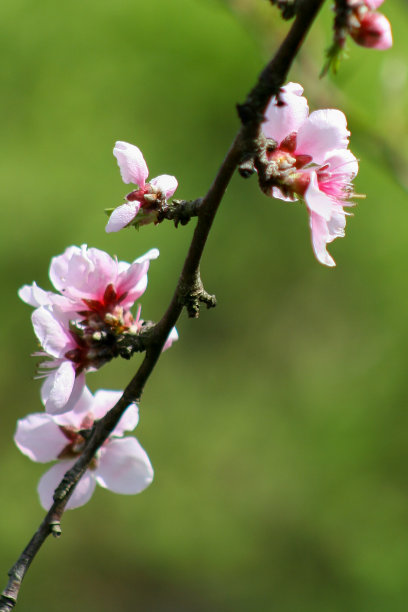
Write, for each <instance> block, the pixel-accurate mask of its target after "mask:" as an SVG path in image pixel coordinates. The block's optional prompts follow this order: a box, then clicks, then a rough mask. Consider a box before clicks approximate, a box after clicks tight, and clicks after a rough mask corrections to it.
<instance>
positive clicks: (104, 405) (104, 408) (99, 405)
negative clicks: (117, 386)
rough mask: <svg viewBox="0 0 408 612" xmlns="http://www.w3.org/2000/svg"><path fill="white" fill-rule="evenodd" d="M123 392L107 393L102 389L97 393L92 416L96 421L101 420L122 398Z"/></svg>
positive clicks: (93, 402)
mask: <svg viewBox="0 0 408 612" xmlns="http://www.w3.org/2000/svg"><path fill="white" fill-rule="evenodd" d="M122 394H123V391H106V390H105V389H100V390H99V391H97V392H96V393H95V396H94V398H93V401H92V408H91V411H92V414H93V415H94V417H95V419H101V418H102V417H104V416H105V414H106V413H107V412H109V410H110V409H111V408H113V406H114V405H115V404H116V403H117V401H118V400H119V399H120V398H121V397H122Z"/></svg>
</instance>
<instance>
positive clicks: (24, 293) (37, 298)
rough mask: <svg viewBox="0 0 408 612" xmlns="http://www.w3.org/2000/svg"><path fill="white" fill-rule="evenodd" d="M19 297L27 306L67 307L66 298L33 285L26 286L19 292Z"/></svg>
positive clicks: (35, 284)
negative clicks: (55, 305)
mask: <svg viewBox="0 0 408 612" xmlns="http://www.w3.org/2000/svg"><path fill="white" fill-rule="evenodd" d="M18 296H19V298H20V299H21V300H23V302H25V303H26V304H30V306H34V307H35V308H39V307H40V306H52V305H54V304H57V305H58V306H65V303H66V300H65V298H64V297H62V296H60V295H57V294H56V293H53V292H52V291H44V289H41V287H39V286H38V285H37V283H35V282H34V283H33V284H32V285H24V286H23V287H21V289H19V290H18Z"/></svg>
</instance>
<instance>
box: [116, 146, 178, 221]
mask: <svg viewBox="0 0 408 612" xmlns="http://www.w3.org/2000/svg"><path fill="white" fill-rule="evenodd" d="M113 154H114V156H115V157H116V159H117V161H118V165H119V169H120V173H121V175H122V179H123V182H124V183H133V184H135V185H137V187H138V189H135V190H134V191H132V192H131V193H129V194H128V195H127V196H126V203H125V204H122V205H121V206H118V207H117V208H115V210H114V211H113V212H112V214H111V215H110V217H109V221H108V223H107V225H106V231H107V232H108V233H110V232H118V231H119V230H121V229H123V228H124V227H127V226H128V225H131V224H132V223H134V222H135V220H136V217H138V219H137V220H136V221H137V225H138V226H139V225H144V224H146V223H150V222H151V221H154V220H155V218H156V216H157V209H158V207H160V206H163V205H164V204H165V203H166V201H167V199H168V198H170V197H171V196H172V195H173V194H174V192H175V191H176V189H177V186H178V183H177V179H176V178H175V177H174V176H170V175H169V174H161V175H160V176H157V177H156V178H154V179H152V180H151V181H149V182H148V183H146V179H147V177H148V176H149V170H148V168H147V164H146V162H145V159H144V157H143V154H142V152H141V150H140V149H139V148H138V147H135V146H134V145H132V144H129V143H128V142H122V141H118V142H116V143H115V147H114V149H113Z"/></svg>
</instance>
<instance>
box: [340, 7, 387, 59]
mask: <svg viewBox="0 0 408 612" xmlns="http://www.w3.org/2000/svg"><path fill="white" fill-rule="evenodd" d="M359 22H360V24H359V27H355V28H352V30H351V31H350V34H351V36H352V38H353V39H354V41H355V42H356V43H357V44H358V45H361V46H362V47H369V48H370V49H380V50H384V49H389V48H390V47H391V46H392V33H391V25H390V22H389V21H388V19H387V18H386V17H385V16H384V15H382V14H381V13H376V12H373V11H366V12H365V13H364V14H363V15H362V16H361V18H360V19H359Z"/></svg>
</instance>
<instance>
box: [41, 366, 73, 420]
mask: <svg viewBox="0 0 408 612" xmlns="http://www.w3.org/2000/svg"><path fill="white" fill-rule="evenodd" d="M74 383H75V368H74V365H73V363H72V362H71V361H63V362H62V363H61V365H60V366H59V368H57V369H56V370H54V371H53V372H51V373H50V374H49V375H48V376H47V378H46V379H45V381H44V383H43V385H42V387H41V398H42V401H43V403H44V406H45V410H46V412H48V413H50V414H60V413H61V412H67V410H70V409H71V408H70V407H69V406H68V407H67V405H68V400H69V399H70V397H71V394H72V390H73V388H74Z"/></svg>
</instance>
